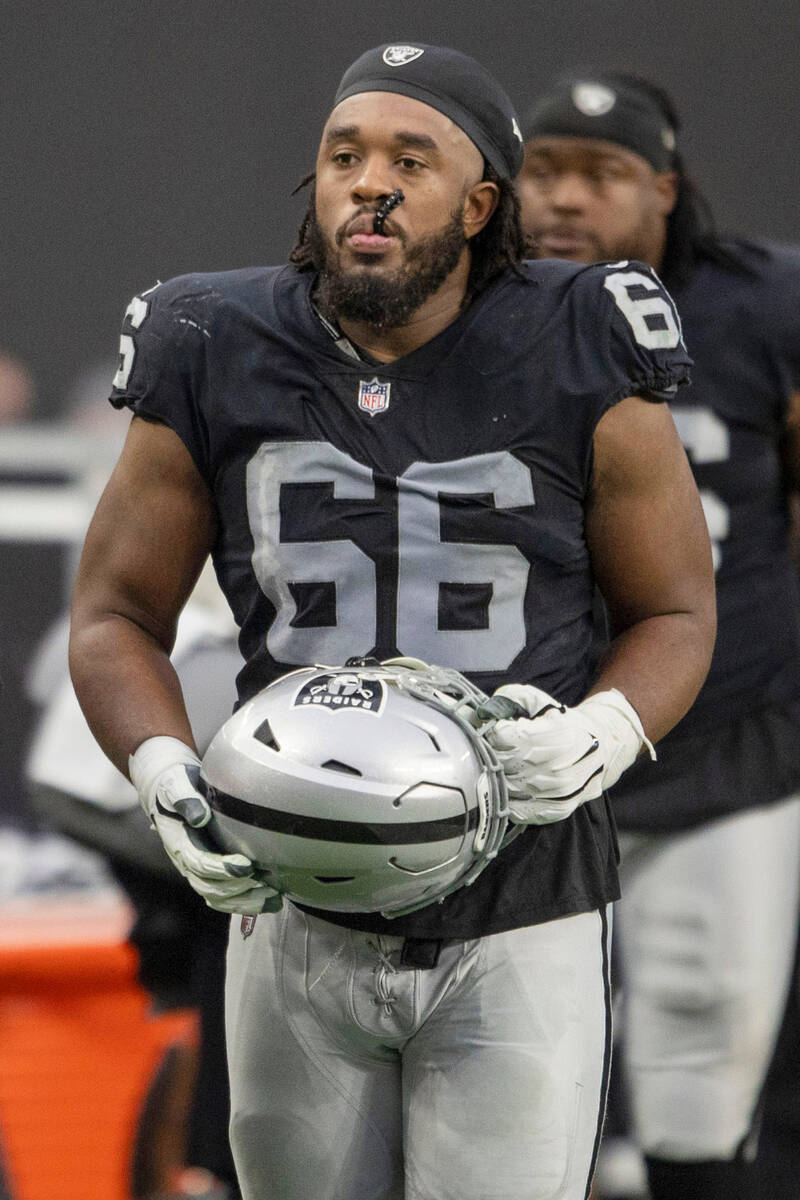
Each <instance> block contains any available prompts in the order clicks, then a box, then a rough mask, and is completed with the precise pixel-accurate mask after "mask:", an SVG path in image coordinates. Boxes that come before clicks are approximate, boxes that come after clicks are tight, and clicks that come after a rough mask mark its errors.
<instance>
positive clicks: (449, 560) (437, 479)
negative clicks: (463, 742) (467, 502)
mask: <svg viewBox="0 0 800 1200" xmlns="http://www.w3.org/2000/svg"><path fill="white" fill-rule="evenodd" d="M396 483H397V524H398V564H399V570H398V579H397V595H396V612H397V646H398V649H400V651H401V652H402V653H406V654H413V655H416V656H418V657H420V658H425V659H427V660H428V661H430V662H435V663H437V664H439V665H440V666H445V667H448V666H451V667H458V669H460V670H462V671H501V670H505V669H506V668H508V666H509V665H510V664H511V662H512V661H513V659H514V658H515V657H516V655H517V654H518V653H519V652H520V651H521V650H522V648H523V647H524V645H525V615H524V599H525V589H526V587H527V583H528V572H529V569H530V568H529V564H528V560H527V559H526V558H525V557H524V555H523V554H522V553H521V552H520V551H519V550H518V549H517V548H516V546H510V545H486V544H484V543H481V544H478V543H472V542H456V541H450V540H447V539H445V538H444V537H443V536H442V531H441V499H440V497H441V496H442V495H443V494H446V495H464V496H466V495H470V494H472V495H477V494H480V495H483V496H485V495H487V494H491V495H492V497H493V503H494V507H495V508H497V509H504V508H515V507H523V506H526V505H531V504H533V503H534V498H533V486H532V483H531V476H530V471H529V469H528V468H527V467H526V466H525V465H524V464H523V463H521V462H520V461H519V459H516V458H514V456H513V455H511V454H509V453H507V452H505V451H503V452H496V453H488V454H477V455H475V456H473V457H471V458H465V459H459V460H455V461H452V462H440V463H422V462H416V463H412V464H411V466H409V467H408V468H407V470H406V471H404V472H403V474H402V475H401V476H399V478H398V479H397V480H396ZM291 484H294V485H297V484H300V485H302V484H312V485H313V484H328V485H330V486H332V489H333V500H334V502H335V501H337V500H354V499H355V500H358V499H362V500H368V499H372V498H374V497H375V485H374V480H373V476H372V471H371V470H369V469H368V468H367V467H365V466H364V465H363V464H361V463H359V462H357V461H356V460H355V459H353V458H351V457H350V456H349V455H347V454H344V453H343V452H342V451H341V450H337V449H336V447H335V446H332V445H330V444H329V443H328V442H278V443H274V442H272V443H265V444H264V445H263V446H261V448H260V449H259V450H258V452H257V453H256V454H255V456H254V457H253V458H252V459H251V461H250V462H249V464H248V467H247V507H248V516H249V521H250V528H251V531H252V534H253V541H254V547H255V548H254V552H253V567H254V570H255V573H256V577H257V579H258V582H259V585H260V586H261V588H262V590H263V592H264V594H265V595H266V596H267V597H268V599H269V600H270V601H271V602H272V604H273V605H274V606H275V609H276V616H275V620H274V621H273V623H272V626H271V628H270V630H269V632H268V634H267V646H268V648H269V652H270V654H271V655H272V656H273V658H275V659H276V660H277V661H279V662H287V663H300V662H315V661H316V662H327V663H337V662H344V661H345V659H347V658H348V657H349V656H351V655H353V654H359V653H364V651H365V650H366V649H368V648H370V647H372V646H373V645H375V642H376V635H377V580H376V571H375V562H374V561H373V559H372V558H371V557H369V555H367V554H365V553H364V551H363V550H361V549H360V548H359V547H358V546H357V545H356V544H355V543H354V542H353V541H351V540H350V539H348V538H339V537H337V538H335V539H331V540H319V541H314V540H311V539H310V540H308V541H306V540H303V541H284V540H282V538H281V508H280V505H281V489H282V488H283V487H285V486H288V485H291ZM314 583H317V584H319V585H325V584H330V583H333V586H334V587H335V595H336V624H335V625H325V626H316V627H312V628H299V627H296V626H294V625H293V624H292V622H293V620H294V619H295V617H296V613H297V605H296V602H295V599H294V596H293V594H292V587H293V585H297V584H305V585H309V584H311V585H313V584H314ZM441 584H448V585H454V584H455V585H459V584H460V585H466V586H469V585H471V584H478V585H483V586H484V587H488V588H490V591H491V598H490V600H489V603H488V617H489V619H488V623H487V627H486V628H481V629H440V628H439V622H438V612H439V592H440V585H441Z"/></svg>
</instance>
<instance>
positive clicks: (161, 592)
mask: <svg viewBox="0 0 800 1200" xmlns="http://www.w3.org/2000/svg"><path fill="white" fill-rule="evenodd" d="M521 162H522V139H521V134H520V130H519V125H518V122H517V118H516V116H515V113H514V110H513V108H512V106H511V103H510V102H509V100H508V97H507V96H506V95H505V93H504V92H503V90H502V89H501V88H500V86H499V85H498V83H497V82H496V81H495V79H494V78H493V77H492V76H491V75H490V74H488V73H487V72H486V71H485V70H484V69H483V68H482V67H481V66H480V65H479V64H478V63H476V62H475V61H474V60H472V59H470V58H468V57H466V56H465V55H463V54H461V53H459V52H457V51H454V50H451V49H448V48H445V47H435V46H427V45H424V44H421V43H420V44H404V45H381V46H379V47H377V48H375V49H372V50H369V51H367V52H366V53H365V54H363V55H362V56H361V57H360V58H359V59H358V60H356V62H354V63H353V64H352V65H351V66H350V67H349V69H348V70H347V71H346V72H345V75H344V77H343V79H342V81H341V83H340V85H339V88H338V90H337V92H336V95H335V99H334V105H333V109H332V112H331V114H330V116H329V118H328V120H327V121H326V123H325V127H324V129H323V131H322V137H321V141H320V145H319V151H318V155H317V161H316V170H315V176H314V187H313V193H312V195H311V200H310V203H309V208H308V212H307V216H306V218H305V220H304V221H303V225H302V228H301V232H300V236H299V240H298V243H297V245H296V247H295V248H294V250H293V252H292V255H291V264H290V265H288V266H283V267H276V268H253V269H248V270H237V271H232V272H228V273H221V274H214V275H190V276H186V277H183V278H181V279H177V280H173V281H171V282H168V283H165V284H163V285H158V286H156V287H155V288H152V289H151V290H149V291H148V292H145V293H142V294H141V295H140V296H137V297H136V298H135V299H134V300H133V301H132V303H131V305H130V306H129V308H128V311H127V317H126V321H125V325H124V329H123V336H122V347H121V349H122V353H121V364H120V369H119V371H118V373H117V376H116V379H115V386H114V392H113V402H114V403H115V404H116V405H118V406H120V407H121V406H127V407H129V408H130V409H131V410H132V411H133V413H134V417H135V419H134V420H133V421H132V424H131V428H130V433H129V435H128V439H127V443H126V445H125V448H124V450H123V452H122V455H121V457H120V461H119V464H118V466H117V468H116V470H115V472H114V475H113V476H112V479H111V482H110V484H109V486H108V488H107V490H106V492H105V494H104V497H103V498H102V500H101V502H100V504H99V506H98V509H97V512H96V514H95V517H94V520H93V523H92V527H91V529H90V532H89V534H88V536H87V540H86V545H85V548H84V553H83V558H82V564H81V568H80V573H79V578H78V582H77V586H76V589H75V597H74V612H73V631H72V669H73V677H74V680H75V686H76V690H77V692H78V694H79V697H80V698H81V702H82V704H83V707H84V710H85V712H86V714H87V717H88V719H89V722H90V724H91V725H92V727H93V729H94V732H95V734H96V736H97V738H98V740H99V741H100V743H101V745H102V746H103V747H104V748H105V750H106V752H107V753H108V755H109V757H111V758H112V759H113V760H114V761H115V762H116V763H117V765H118V766H119V767H120V768H123V769H126V770H129V772H130V777H131V779H132V781H133V782H134V783H135V785H136V787H137V790H138V792H139V796H140V799H141V802H142V804H143V806H144V807H145V810H146V811H147V812H148V813H149V814H150V816H151V818H152V820H153V823H154V825H155V827H156V829H157V830H158V832H159V834H160V835H161V837H162V840H163V841H164V844H165V847H166V848H167V850H168V853H169V854H170V855H171V857H172V858H173V861H174V862H175V864H176V866H177V867H178V869H179V870H181V871H182V872H183V873H184V874H185V875H186V876H187V878H188V879H189V882H190V883H191V884H192V886H193V887H194V888H195V889H196V890H197V891H199V892H200V894H202V895H203V896H205V898H206V899H207V901H208V902H209V903H210V904H212V905H213V906H215V907H218V908H221V909H223V910H227V911H229V912H232V913H237V914H243V915H244V916H245V918H246V920H245V921H244V922H242V923H241V926H240V922H239V921H238V920H237V921H235V922H234V923H233V925H232V929H231V940H230V946H229V955H228V978H227V1023H228V1055H229V1065H230V1073H231V1104H232V1124H231V1132H232V1143H233V1149H234V1157H235V1160H236V1165H237V1170H238V1173H239V1176H240V1183H241V1189H242V1194H243V1197H244V1198H245V1200H263V1198H264V1197H267V1196H271V1197H278V1196H279V1197H281V1200H309V1198H310V1197H314V1200H334V1198H335V1197H347V1200H378V1197H380V1198H382V1200H401V1198H402V1197H405V1198H410V1197H412V1196H413V1197H416V1198H418V1200H422V1198H423V1197H424V1198H426V1200H434V1198H435V1200H490V1198H493V1197H494V1198H497V1200H499V1198H500V1197H502V1198H503V1200H517V1198H518V1200H523V1197H524V1200H545V1197H554V1196H556V1195H558V1196H559V1197H562V1198H563V1200H583V1198H584V1197H585V1195H586V1194H587V1191H588V1187H589V1179H590V1176H591V1173H592V1168H593V1162H594V1157H595V1153H596V1147H597V1143H598V1140H599V1121H600V1116H601V1111H602V1107H603V1096H604V1090H605V1079H606V1075H607V1070H608V1061H609V1039H608V1035H609V1021H608V990H607V953H608V936H607V935H608V924H607V920H606V912H607V907H608V905H609V903H610V902H611V901H613V900H614V899H615V898H616V897H617V894H618V889H617V871H616V846H615V838H614V832H613V825H612V822H611V820H610V817H609V813H608V810H607V805H606V800H605V797H604V790H603V789H604V787H606V786H609V785H610V783H611V782H612V781H613V780H615V779H616V778H618V776H619V775H620V774H621V773H622V771H624V770H625V769H626V767H627V766H629V765H630V764H631V763H632V762H633V760H634V759H635V758H636V757H637V755H638V754H639V753H640V752H643V751H645V752H646V751H647V750H648V749H651V745H652V742H653V741H655V740H657V739H659V738H661V737H663V736H664V734H666V733H667V731H668V730H669V729H670V728H671V727H672V726H673V725H674V724H675V722H676V721H678V720H679V718H680V717H681V716H682V715H683V713H684V712H685V711H686V710H687V709H688V707H689V705H690V704H691V702H692V700H693V699H694V697H695V695H696V693H697V690H698V688H699V687H700V684H701V683H702V680H703V679H704V677H705V674H706V671H707V668H708V663H709V661H710V654H711V649H712V645H713V638H714V625H715V615H714V595H713V572H712V566H711V550H710V544H709V539H708V534H707V531H706V528H705V523H704V521H703V515H702V508H701V506H700V500H699V496H698V493H697V489H696V487H695V484H694V481H693V480H692V477H691V471H690V469H689V466H688V462H687V459H686V455H685V452H684V450H683V447H682V446H681V444H680V440H679V439H678V437H677V433H676V431H675V427H674V424H673V422H672V418H671V416H670V414H669V411H668V409H667V407H666V405H665V404H664V398H665V396H668V395H671V394H672V391H673V390H674V388H675V387H676V386H677V385H679V384H680V383H682V382H683V381H684V380H685V379H686V377H687V373H688V368H689V359H688V356H687V354H686V351H685V348H684V346H683V343H682V340H681V336H680V329H679V325H678V321H677V317H676V315H675V311H674V308H673V305H672V302H671V300H670V298H669V296H668V295H667V294H666V293H665V292H664V290H663V289H662V287H661V285H660V283H659V282H658V280H657V279H656V278H655V276H654V275H653V274H652V272H651V271H650V270H649V268H648V267H646V266H645V265H643V264H637V263H627V264H624V265H620V264H616V265H613V266H610V267H599V268H597V267H589V268H583V267H577V266H573V265H571V264H566V263H558V262H555V263H540V264H533V265H532V266H526V265H523V263H522V253H523V238H522V232H521V228H520V224H519V210H518V205H517V201H516V197H515V193H514V190H513V185H512V180H513V178H514V176H515V175H516V173H517V171H518V170H519V167H520V165H521ZM209 553H210V554H211V555H212V556H213V559H214V564H215V567H216V571H217V574H218V577H219V580H220V583H221V585H222V588H223V590H224V592H225V594H226V596H227V598H228V600H229V603H230V605H231V608H232V610H233V612H234V615H235V617H236V620H237V622H238V624H239V625H240V630H241V632H240V646H241V649H242V652H243V656H244V660H245V662H244V666H243V669H242V671H241V673H240V675H239V678H238V684H239V696H240V700H241V701H246V700H248V699H249V698H251V697H254V696H255V695H256V694H257V693H259V692H260V691H261V690H262V689H263V688H264V687H265V686H266V685H268V684H269V683H270V682H271V681H273V680H275V679H277V678H278V677H280V676H282V675H284V674H285V673H286V672H287V671H289V670H290V669H292V668H294V667H297V666H299V665H313V664H315V663H328V664H337V663H341V664H345V663H347V661H348V660H349V659H350V658H351V657H353V656H355V657H363V656H369V657H374V658H377V659H380V660H383V659H386V658H390V657H394V656H396V655H398V654H400V655H404V656H415V657H416V658H418V659H422V660H426V661H427V662H429V663H433V664H438V665H439V666H441V667H445V668H457V669H458V670H460V671H462V672H466V673H468V674H469V676H470V678H471V680H472V681H473V683H474V684H477V685H478V686H479V687H480V688H481V689H482V690H483V692H484V693H486V692H489V691H491V690H493V689H496V688H497V687H498V685H510V686H511V692H512V696H511V698H512V700H513V701H514V704H515V705H516V706H517V707H516V708H515V709H514V710H513V711H514V712H515V713H516V714H519V713H520V712H522V714H523V715H521V716H520V715H516V716H514V717H513V718H512V719H506V720H503V721H498V723H497V724H496V725H495V727H494V730H493V732H492V733H491V735H490V736H491V738H492V743H493V749H494V752H496V753H497V755H498V756H499V757H502V759H503V763H504V771H505V772H506V773H507V777H508V785H507V786H508V791H509V793H510V795H511V797H512V804H511V806H510V811H511V812H512V813H513V819H514V821H515V822H516V823H517V824H518V825H520V826H521V828H522V832H521V834H520V836H518V837H517V838H516V839H515V840H514V841H513V842H512V843H511V844H510V845H508V846H507V847H506V848H505V849H504V850H503V851H502V852H501V853H500V855H499V856H498V857H497V858H496V859H494V861H492V862H491V863H490V864H489V865H488V866H486V869H485V870H484V871H483V873H482V874H481V875H480V877H479V878H478V879H477V880H476V881H475V882H474V883H472V884H471V886H469V887H462V888H460V889H458V890H455V891H453V892H452V894H450V895H448V896H446V897H443V898H442V902H441V903H434V904H431V905H429V906H427V907H424V908H422V909H420V910H418V911H414V912H412V913H410V914H407V915H402V916H394V917H384V916H382V915H381V913H380V912H377V911H371V909H369V910H368V911H360V912H352V913H344V914H343V913H340V912H338V911H335V910H334V911H331V910H328V909H324V908H322V909H320V908H319V907H318V908H317V910H316V911H310V910H309V906H308V905H302V906H301V905H298V904H295V903H293V902H292V903H290V902H288V901H287V902H285V903H282V898H281V896H280V894H278V892H277V891H276V889H274V888H272V887H271V886H270V884H269V882H268V877H265V875H264V873H263V872H262V871H259V870H257V869H256V867H255V866H254V863H253V862H252V861H250V860H249V859H248V858H247V856H245V855H243V854H241V853H220V852H218V851H215V849H214V847H213V845H212V844H211V842H210V841H209V839H208V837H207V835H204V832H203V830H204V827H205V826H206V824H207V823H208V821H209V820H210V819H211V811H210V808H209V804H208V802H207V800H206V798H205V796H204V795H203V794H202V792H201V791H200V790H198V788H197V787H196V786H195V785H196V784H197V782H198V774H197V772H198V768H199V763H198V759H197V756H196V754H195V751H194V747H193V740H192V730H191V727H190V723H189V721H188V720H187V717H186V713H185V709H184V705H183V702H182V700H181V696H180V691H179V688H178V686H177V683H176V678H175V675H174V672H173V671H172V668H171V667H170V663H169V657H168V655H169V648H170V644H171V641H172V636H173V630H174V626H175V621H176V617H177V614H178V612H179V610H180V608H181V606H182V604H183V603H184V601H185V599H186V597H187V595H188V594H189V591H190V589H191V586H192V583H193V581H194V579H195V578H196V576H197V573H198V572H199V570H200V568H201V566H202V564H203V561H204V560H205V558H206V556H207V555H208V554H209ZM595 579H598V580H599V581H600V582H601V584H602V587H603V591H604V593H605V595H606V597H607V601H608V604H609V608H610V611H611V613H612V615H613V618H614V621H615V632H616V636H615V640H614V642H613V644H612V647H611V650H610V653H609V655H608V657H607V659H606V662H605V664H604V667H603V670H602V672H601V673H600V674H599V676H598V677H597V679H595V680H592V678H591V674H590V669H591V668H590V663H591V644H592V605H593V594H594V584H595ZM404 661H407V659H406V660H404ZM311 708H312V711H315V710H314V709H313V706H311ZM330 719H331V720H332V721H336V720H338V719H339V717H338V716H337V715H331V717H330ZM379 719H380V718H379V716H378V715H376V716H375V720H379ZM265 736H266V737H267V738H269V734H268V732H267V733H265ZM334 765H335V764H334ZM387 770H388V764H387ZM339 778H340V779H342V780H346V779H347V778H349V776H345V775H340V776H339ZM342 786H346V785H345V784H342ZM280 800H281V796H280V794H278V795H276V796H275V797H274V799H273V804H274V805H275V807H277V808H278V809H279V808H280ZM320 816H321V817H322V818H324V816H325V813H324V812H321V813H320ZM329 824H330V822H327V824H326V827H327V826H328V825H329ZM351 824H352V823H351ZM379 835H380V827H379V826H378V827H377V828H376V826H375V823H374V822H372V823H371V824H370V826H369V830H368V831H367V833H365V837H366V836H369V837H371V838H374V837H375V836H379ZM470 836H474V838H475V840H476V841H477V839H478V837H479V836H482V831H481V830H480V829H478V830H476V831H475V833H474V835H470ZM323 882H324V881H323ZM373 907H374V908H376V909H378V908H380V905H379V904H377V903H376V904H374V906H373Z"/></svg>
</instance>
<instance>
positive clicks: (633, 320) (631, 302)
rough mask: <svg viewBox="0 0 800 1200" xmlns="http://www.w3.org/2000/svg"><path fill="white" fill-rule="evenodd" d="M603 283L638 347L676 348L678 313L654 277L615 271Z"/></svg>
mask: <svg viewBox="0 0 800 1200" xmlns="http://www.w3.org/2000/svg"><path fill="white" fill-rule="evenodd" d="M603 286H604V287H606V288H608V290H609V292H611V295H612V296H613V297H614V300H615V301H616V304H617V308H618V309H619V311H620V312H621V313H622V315H623V317H624V318H625V320H626V321H627V322H628V324H629V325H630V327H631V329H632V331H633V336H634V337H635V338H636V341H637V342H638V343H639V345H640V346H644V348H645V350H674V349H675V347H676V346H677V345H678V343H679V342H680V340H681V327H680V323H679V321H678V315H677V313H676V311H675V309H674V307H673V305H672V302H671V300H670V299H669V297H668V296H667V295H666V293H665V292H664V291H663V290H662V289H661V286H660V285H659V283H658V281H657V280H656V279H655V277H654V276H652V275H645V274H644V272H643V271H618V270H614V271H613V272H612V273H611V274H610V275H607V276H606V278H605V279H604V281H603ZM654 293H655V294H654Z"/></svg>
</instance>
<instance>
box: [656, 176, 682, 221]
mask: <svg viewBox="0 0 800 1200" xmlns="http://www.w3.org/2000/svg"><path fill="white" fill-rule="evenodd" d="M655 183H656V193H657V195H658V198H659V201H660V207H661V213H662V216H665V217H668V216H669V214H670V213H671V212H672V210H673V208H674V207H675V205H676V204H677V203H678V175H677V172H676V171H658V172H657V173H656V177H655Z"/></svg>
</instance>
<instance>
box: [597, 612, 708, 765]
mask: <svg viewBox="0 0 800 1200" xmlns="http://www.w3.org/2000/svg"><path fill="white" fill-rule="evenodd" d="M709 622H710V623H711V625H712V626H713V614H707V615H705V616H700V615H698V614H696V613H668V614H664V615H661V616H654V617H649V618H648V619H646V620H644V621H640V622H637V623H636V624H635V625H632V626H630V627H629V628H628V629H626V630H625V631H624V632H622V633H620V634H619V635H618V636H617V637H615V638H614V640H613V641H612V643H611V645H610V647H609V649H608V651H607V652H606V654H605V655H604V657H603V660H602V662H601V665H600V671H599V674H598V676H597V679H596V680H595V682H594V684H593V686H592V688H591V691H590V693H589V694H590V695H592V694H594V693H595V692H601V691H606V690H608V689H609V688H617V690H618V691H620V692H622V694H623V695H624V696H625V698H626V699H627V700H628V701H629V703H630V704H632V705H633V707H634V708H635V709H636V712H637V713H638V715H639V719H640V720H641V722H642V726H643V728H644V731H645V733H646V734H647V736H648V738H649V739H650V740H651V741H652V742H656V741H658V740H659V738H662V737H664V735H665V734H667V733H669V731H670V729H672V728H673V726H674V725H677V723H678V721H680V719H681V717H683V716H684V715H685V713H686V712H688V710H689V708H690V707H691V706H692V704H693V703H694V699H695V697H696V696H697V693H698V692H699V690H700V688H701V686H702V684H703V681H704V680H705V677H706V675H707V674H708V668H709V665H710V662H711V648H712V646H713V628H711V629H710V628H709Z"/></svg>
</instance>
